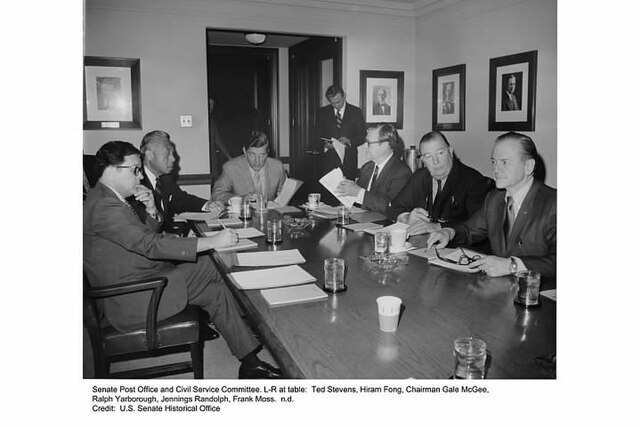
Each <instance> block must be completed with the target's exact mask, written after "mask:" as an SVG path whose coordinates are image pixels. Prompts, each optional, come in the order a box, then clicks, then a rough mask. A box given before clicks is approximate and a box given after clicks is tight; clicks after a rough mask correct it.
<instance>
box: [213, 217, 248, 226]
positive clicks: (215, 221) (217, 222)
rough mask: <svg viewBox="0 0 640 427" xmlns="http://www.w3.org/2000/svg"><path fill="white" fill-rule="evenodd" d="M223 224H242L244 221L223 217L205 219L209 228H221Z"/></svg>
mask: <svg viewBox="0 0 640 427" xmlns="http://www.w3.org/2000/svg"><path fill="white" fill-rule="evenodd" d="M223 224H224V226H225V227H232V226H236V225H242V224H244V223H243V222H242V220H241V219H239V218H223V219H211V220H207V225H208V226H209V227H211V228H222V225H223Z"/></svg>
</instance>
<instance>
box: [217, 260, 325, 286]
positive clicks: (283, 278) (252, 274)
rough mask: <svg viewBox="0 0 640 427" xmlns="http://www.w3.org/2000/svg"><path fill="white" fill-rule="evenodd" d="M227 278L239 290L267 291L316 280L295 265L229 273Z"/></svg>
mask: <svg viewBox="0 0 640 427" xmlns="http://www.w3.org/2000/svg"><path fill="white" fill-rule="evenodd" d="M228 277H229V278H230V279H231V281H232V282H233V283H234V285H236V286H237V287H238V288H239V289H243V290H250V289H267V288H280V287H283V286H293V285H301V284H303V283H310V282H315V281H316V278H315V277H313V276H312V275H310V274H309V273H307V272H306V271H305V270H304V269H303V268H301V267H299V266H297V265H289V266H286V267H276V268H262V269H260V270H251V271H239V272H237V273H229V274H228Z"/></svg>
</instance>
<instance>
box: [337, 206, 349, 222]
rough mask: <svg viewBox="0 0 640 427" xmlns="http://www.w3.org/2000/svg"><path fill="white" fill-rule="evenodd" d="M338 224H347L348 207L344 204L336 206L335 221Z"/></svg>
mask: <svg viewBox="0 0 640 427" xmlns="http://www.w3.org/2000/svg"><path fill="white" fill-rule="evenodd" d="M336 224H338V225H347V224H349V208H348V207H346V206H340V207H339V208H338V220H337V221H336Z"/></svg>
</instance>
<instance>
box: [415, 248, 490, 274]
mask: <svg viewBox="0 0 640 427" xmlns="http://www.w3.org/2000/svg"><path fill="white" fill-rule="evenodd" d="M438 252H439V253H440V256H441V257H442V258H446V259H448V260H451V261H458V260H459V259H460V256H461V255H462V251H461V250H460V249H459V248H456V249H450V248H445V249H438ZM409 253H410V254H411V255H417V256H421V257H423V258H427V259H428V260H429V263H430V264H434V265H437V266H440V267H444V268H448V269H451V270H455V271H461V272H463V273H478V272H479V271H480V270H478V269H473V268H469V267H468V266H466V265H459V264H453V263H450V262H447V261H443V260H441V259H440V258H438V257H437V255H436V251H435V249H433V248H432V249H430V250H428V251H427V250H426V249H425V248H421V249H417V250H415V251H411V252H409ZM464 253H465V254H467V256H469V257H473V256H474V255H479V256H481V257H483V256H485V255H484V254H481V253H480V252H476V251H473V250H471V249H466V248H465V250H464Z"/></svg>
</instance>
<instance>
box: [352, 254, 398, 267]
mask: <svg viewBox="0 0 640 427" xmlns="http://www.w3.org/2000/svg"><path fill="white" fill-rule="evenodd" d="M360 258H362V261H364V264H365V265H366V266H367V267H369V268H371V269H373V270H378V271H392V270H395V268H396V267H398V266H399V265H400V259H398V257H395V256H393V255H390V254H372V255H369V256H361V257H360Z"/></svg>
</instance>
